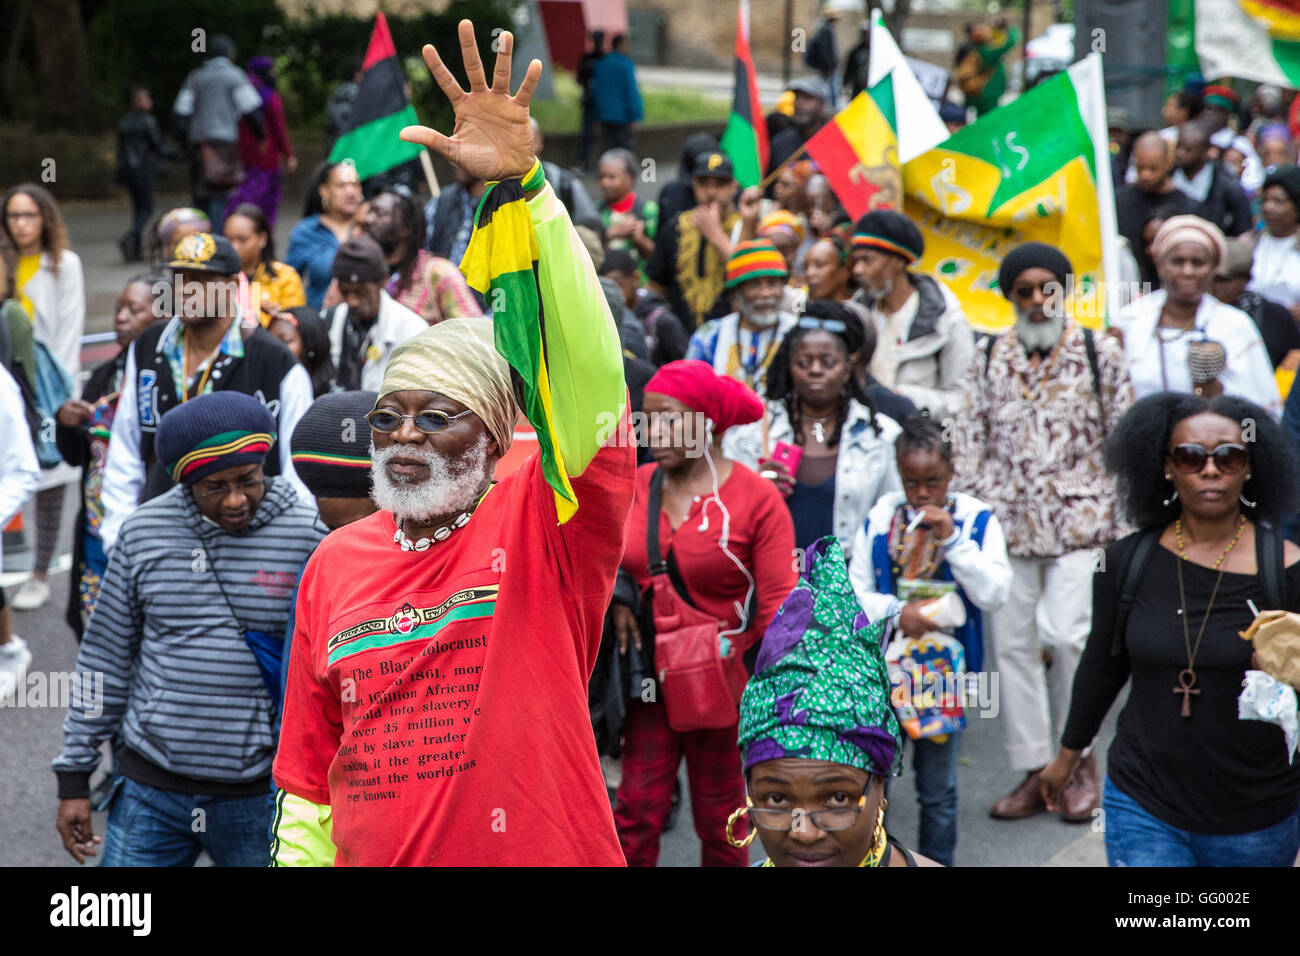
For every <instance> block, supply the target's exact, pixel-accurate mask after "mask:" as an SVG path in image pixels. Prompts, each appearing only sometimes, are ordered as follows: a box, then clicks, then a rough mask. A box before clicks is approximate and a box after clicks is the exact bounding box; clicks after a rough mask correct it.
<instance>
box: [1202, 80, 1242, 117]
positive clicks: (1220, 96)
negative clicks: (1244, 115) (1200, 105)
mask: <svg viewBox="0 0 1300 956" xmlns="http://www.w3.org/2000/svg"><path fill="white" fill-rule="evenodd" d="M1202 95H1203V97H1204V100H1205V105H1206V106H1217V107H1218V108H1219V109H1222V110H1227V111H1228V112H1232V111H1233V110H1235V109H1236V108H1237V105H1238V104H1239V103H1240V102H1241V99H1240V97H1238V96H1237V93H1236V91H1235V90H1233V88H1232V87H1230V86H1223V85H1221V84H1215V85H1214V86H1207V87H1206V88H1205V92H1204V94H1202Z"/></svg>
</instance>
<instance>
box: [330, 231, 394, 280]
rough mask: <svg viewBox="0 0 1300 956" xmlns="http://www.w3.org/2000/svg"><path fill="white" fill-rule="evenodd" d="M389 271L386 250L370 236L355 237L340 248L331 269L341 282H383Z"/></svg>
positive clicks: (335, 254)
mask: <svg viewBox="0 0 1300 956" xmlns="http://www.w3.org/2000/svg"><path fill="white" fill-rule="evenodd" d="M389 271H390V270H389V268H388V261H387V260H386V259H385V258H384V250H383V249H381V248H379V243H377V242H375V240H373V239H371V238H370V237H369V236H353V237H352V238H351V239H349V240H348V241H347V242H345V243H343V245H341V246H339V251H338V252H336V253H334V265H333V266H332V267H331V268H330V273H331V274H332V275H333V276H334V278H336V279H338V280H339V281H340V282H383V281H384V280H385V279H387V278H388V273H389Z"/></svg>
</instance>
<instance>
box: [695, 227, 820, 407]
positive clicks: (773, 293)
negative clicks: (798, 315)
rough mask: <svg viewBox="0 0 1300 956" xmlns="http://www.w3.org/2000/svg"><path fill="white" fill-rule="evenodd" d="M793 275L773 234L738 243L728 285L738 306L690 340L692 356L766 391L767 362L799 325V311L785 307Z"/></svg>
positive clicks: (730, 264)
mask: <svg viewBox="0 0 1300 956" xmlns="http://www.w3.org/2000/svg"><path fill="white" fill-rule="evenodd" d="M789 275H790V270H789V269H787V268H786V264H785V259H784V258H783V257H782V255H781V253H780V252H779V251H777V248H776V246H775V245H773V244H772V240H771V239H749V240H746V241H745V242H741V243H737V245H736V248H735V249H733V250H732V252H731V255H730V257H728V259H727V281H726V285H725V286H724V288H725V289H726V290H727V292H728V293H729V294H730V296H731V305H732V308H734V309H735V311H734V312H732V313H731V314H730V315H724V316H723V317H722V318H720V319H712V320H710V321H708V322H705V323H704V324H703V325H701V326H700V327H699V328H698V329H696V330H695V334H694V335H692V336H691V340H690V342H688V343H687V345H686V358H688V359H699V360H700V361H702V362H708V363H709V364H710V365H712V366H713V370H714V371H715V372H717V373H718V374H719V375H729V376H731V377H732V378H734V379H736V380H737V381H740V382H744V383H745V384H746V385H748V386H749V387H750V388H752V389H754V390H755V391H756V392H761V391H762V389H763V382H764V381H765V380H766V378H767V367H768V365H770V364H771V362H772V359H773V358H774V357H775V356H776V352H777V349H778V348H780V347H781V340H782V339H783V338H785V334H786V333H787V332H789V331H790V330H791V329H792V328H794V324H795V316H794V315H793V314H791V313H789V312H782V311H781V294H782V292H784V290H785V280H786V279H787V278H788V277H789Z"/></svg>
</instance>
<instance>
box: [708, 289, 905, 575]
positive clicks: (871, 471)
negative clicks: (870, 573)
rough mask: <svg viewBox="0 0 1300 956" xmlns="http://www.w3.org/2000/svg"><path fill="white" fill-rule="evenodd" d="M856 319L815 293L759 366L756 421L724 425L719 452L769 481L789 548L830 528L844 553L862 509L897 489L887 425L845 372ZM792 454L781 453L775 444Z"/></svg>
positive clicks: (859, 339)
mask: <svg viewBox="0 0 1300 956" xmlns="http://www.w3.org/2000/svg"><path fill="white" fill-rule="evenodd" d="M864 342H865V337H864V332H863V327H862V323H861V322H860V321H859V320H858V318H857V316H856V315H854V314H853V313H852V312H850V311H849V310H848V309H847V308H845V304H844V303H842V302H833V301H830V300H826V299H816V300H814V301H812V302H810V303H809V304H808V311H807V312H805V313H804V314H803V315H802V316H801V317H800V318H799V321H798V324H797V325H796V326H795V327H794V328H793V329H791V330H790V332H789V333H788V334H787V335H786V336H785V338H784V339H783V340H782V342H781V347H780V348H779V349H778V350H777V353H776V357H775V358H774V359H773V360H772V364H771V366H770V367H769V368H768V372H767V382H766V398H767V403H766V404H767V415H766V420H765V421H759V422H754V423H753V424H750V425H741V426H738V427H736V428H732V429H730V430H728V432H727V434H726V435H725V436H724V437H723V439H722V449H723V452H724V453H725V454H726V455H727V456H728V457H729V458H733V459H734V460H736V461H739V462H742V463H744V464H745V465H747V466H748V467H750V468H753V469H754V470H755V471H757V472H758V473H759V474H760V475H762V476H763V477H764V478H769V479H770V480H771V481H772V482H773V483H774V484H775V485H776V486H777V490H778V491H780V492H781V494H782V495H784V496H785V499H786V505H787V507H789V509H790V517H791V518H792V519H793V521H794V529H795V545H796V547H799V548H804V549H806V548H809V547H811V546H812V544H813V542H815V541H817V540H818V539H819V538H821V537H823V536H825V535H827V534H833V535H835V536H836V537H837V538H839V540H840V545H841V547H843V548H844V554H845V558H846V559H851V558H852V555H851V553H850V549H851V548H852V547H853V541H854V537H855V535H856V534H857V531H858V529H859V528H860V527H861V526H862V522H863V521H865V520H866V517H867V512H868V511H870V510H871V506H872V505H874V504H875V503H876V500H877V499H878V498H879V497H880V496H881V495H883V494H886V493H888V492H891V491H900V490H902V487H903V486H902V484H901V483H900V482H899V479H898V466H897V463H896V462H895V456H894V439H895V438H897V437H898V433H899V432H900V431H901V429H900V427H899V425H898V423H897V422H895V421H894V420H893V419H892V418H889V417H887V416H885V415H881V414H878V413H877V412H876V410H875V407H874V406H873V405H872V404H871V399H870V398H869V397H868V396H867V394H866V392H865V391H864V390H863V388H862V385H861V384H860V383H859V382H858V379H857V376H856V375H854V368H855V367H856V365H857V362H858V357H859V355H860V353H861V351H862V349H863V346H864ZM783 444H784V445H793V446H796V448H797V449H798V451H797V452H795V454H797V456H798V458H797V460H795V459H794V458H782V456H781V454H779V452H780V451H781V447H780V446H781V445H783Z"/></svg>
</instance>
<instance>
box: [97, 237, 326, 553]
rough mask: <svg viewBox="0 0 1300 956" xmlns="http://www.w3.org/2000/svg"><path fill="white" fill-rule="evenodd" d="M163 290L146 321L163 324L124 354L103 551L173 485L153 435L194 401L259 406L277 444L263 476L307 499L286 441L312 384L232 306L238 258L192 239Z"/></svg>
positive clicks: (214, 241)
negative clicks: (225, 397) (221, 397)
mask: <svg viewBox="0 0 1300 956" xmlns="http://www.w3.org/2000/svg"><path fill="white" fill-rule="evenodd" d="M168 265H169V266H170V267H171V268H172V269H173V270H174V281H173V282H172V284H171V285H168V286H163V285H161V284H160V285H157V286H155V287H154V290H153V292H154V315H155V316H158V317H160V318H163V317H170V319H169V321H167V322H155V323H154V324H153V325H151V326H150V327H149V328H147V329H145V330H144V332H142V333H141V334H140V337H139V338H137V339H136V340H135V341H134V342H133V343H132V344H131V346H130V353H129V354H128V355H127V359H126V369H125V371H124V372H123V375H122V396H121V398H120V399H119V400H118V405H117V415H116V417H115V418H114V419H113V432H112V436H111V438H110V441H109V446H108V448H109V450H108V462H107V464H106V465H105V468H104V490H103V493H102V494H101V496H100V498H101V501H102V503H103V506H104V523H103V526H102V530H101V534H102V536H103V539H104V548H105V550H110V549H112V547H113V546H114V545H115V544H116V542H117V535H118V531H119V530H120V529H121V527H122V522H123V521H125V520H126V518H127V516H128V515H129V514H131V512H132V511H134V510H135V508H136V506H137V505H138V504H139V503H140V502H142V501H148V500H150V499H151V498H155V497H157V496H158V495H160V494H162V493H163V492H164V491H166V490H167V489H168V488H170V487H171V485H172V478H171V476H170V475H169V474H168V473H167V471H166V469H164V468H161V467H159V466H160V458H159V455H158V454H157V450H156V441H157V439H156V436H157V433H158V428H159V425H160V423H161V422H162V420H163V418H164V417H165V416H166V415H168V414H170V413H171V412H172V411H173V410H175V409H178V408H182V407H184V406H185V404H186V403H187V402H190V401H193V400H194V398H195V397H197V396H199V395H207V394H210V393H219V392H243V393H244V394H245V395H251V396H253V397H254V398H256V399H257V400H258V401H259V402H261V403H262V404H263V405H265V406H266V408H267V410H268V411H269V412H270V413H271V415H272V416H273V417H274V418H275V420H276V426H277V427H276V431H277V432H278V434H279V437H280V440H279V441H278V442H277V443H276V446H275V448H273V449H272V453H271V454H270V455H268V456H267V460H266V466H265V467H266V473H267V474H269V475H284V476H285V477H286V478H288V479H289V482H290V484H291V485H292V486H293V487H294V488H297V489H298V492H299V494H300V495H301V496H302V498H303V500H304V501H311V495H310V493H309V492H308V491H307V489H306V488H305V487H304V486H303V485H302V483H301V482H300V481H299V480H298V477H297V475H295V474H294V471H293V462H292V461H291V460H290V456H289V436H290V435H292V434H293V428H294V425H295V423H297V421H298V419H299V418H301V417H302V413H303V412H304V411H306V410H307V406H309V405H310V404H311V401H312V386H311V378H310V377H309V376H308V374H307V370H306V368H304V367H303V366H302V365H301V364H300V363H299V362H298V361H297V360H296V359H295V358H294V357H293V354H292V353H291V352H290V351H289V350H288V349H287V348H285V347H284V345H283V344H282V343H281V342H280V341H279V340H278V339H277V338H276V337H275V336H273V335H271V333H269V332H267V331H266V330H265V329H263V328H261V327H260V326H258V325H257V323H256V320H254V319H252V318H251V317H249V318H248V321H249V322H250V323H251V325H250V326H249V328H247V329H246V328H244V322H245V316H244V314H243V312H242V310H241V309H240V307H239V282H238V275H239V270H240V262H239V255H238V254H237V253H236V252H235V249H234V246H232V245H231V244H230V241H229V240H228V239H226V238H225V237H224V236H217V235H212V234H211V233H206V232H200V233H195V234H193V235H191V236H187V237H185V238H184V239H182V240H181V241H180V242H179V243H178V244H177V246H176V248H175V250H173V251H172V252H171V261H170V262H169V263H168Z"/></svg>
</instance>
